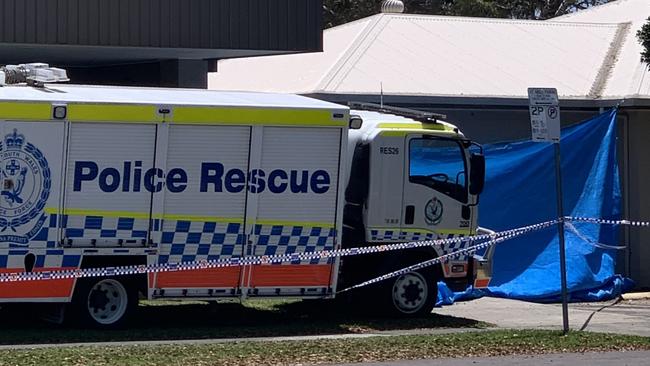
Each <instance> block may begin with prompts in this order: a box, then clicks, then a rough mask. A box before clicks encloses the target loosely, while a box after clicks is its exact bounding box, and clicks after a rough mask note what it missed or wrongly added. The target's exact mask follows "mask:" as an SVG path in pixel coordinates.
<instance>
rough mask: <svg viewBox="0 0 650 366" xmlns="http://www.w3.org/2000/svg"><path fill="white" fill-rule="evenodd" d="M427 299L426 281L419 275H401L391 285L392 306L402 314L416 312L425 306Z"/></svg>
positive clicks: (413, 273)
mask: <svg viewBox="0 0 650 366" xmlns="http://www.w3.org/2000/svg"><path fill="white" fill-rule="evenodd" d="M427 297H428V287H427V281H426V280H425V278H424V277H423V276H422V275H421V274H420V273H417V272H411V273H407V274H405V275H402V276H400V277H398V278H397V279H396V280H395V282H394V284H393V304H394V305H395V307H396V308H397V309H398V310H399V311H400V312H402V313H405V314H412V313H415V312H417V311H418V310H420V309H421V308H422V307H423V306H424V305H425V304H426V302H427Z"/></svg>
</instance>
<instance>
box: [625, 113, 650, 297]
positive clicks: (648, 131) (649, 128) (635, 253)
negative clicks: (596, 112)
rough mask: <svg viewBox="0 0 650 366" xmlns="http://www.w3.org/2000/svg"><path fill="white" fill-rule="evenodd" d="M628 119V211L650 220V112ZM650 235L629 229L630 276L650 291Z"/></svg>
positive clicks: (640, 218)
mask: <svg viewBox="0 0 650 366" xmlns="http://www.w3.org/2000/svg"><path fill="white" fill-rule="evenodd" d="M625 112H627V115H628V117H629V137H628V138H629V145H628V148H629V152H628V153H629V175H628V177H627V178H628V179H629V183H628V186H629V198H630V201H629V211H630V219H631V220H643V221H647V220H650V190H649V189H648V188H649V187H650V143H648V142H649V141H650V111H647V110H639V111H634V110H632V111H625ZM649 243H650V233H649V232H648V229H643V228H637V227H634V228H630V242H629V245H630V253H629V256H630V259H629V260H630V272H631V276H632V279H634V281H636V284H637V288H642V289H648V288H650V266H649V265H648V263H650V245H649Z"/></svg>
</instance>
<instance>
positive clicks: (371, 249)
mask: <svg viewBox="0 0 650 366" xmlns="http://www.w3.org/2000/svg"><path fill="white" fill-rule="evenodd" d="M557 223H558V220H552V221H546V222H543V223H539V224H534V225H529V226H524V227H520V228H517V229H512V230H507V231H502V232H498V233H490V234H482V235H476V236H472V237H471V238H470V239H463V238H452V239H437V240H426V241H419V242H408V243H392V244H384V245H379V246H365V247H358V248H348V249H334V250H331V251H330V250H325V251H319V252H313V253H293V254H285V255H277V254H276V255H273V256H250V257H242V258H233V257H231V258H222V259H219V260H213V261H208V260H205V261H194V262H181V263H164V264H160V263H156V264H151V265H135V266H122V267H108V268H87V269H76V270H55V271H42V272H30V273H26V272H22V273H5V274H0V282H17V281H35V280H48V279H64V278H85V277H100V276H116V275H132V274H143V273H159V272H176V271H190V270H198V269H209V268H224V267H240V266H248V265H258V264H274V263H290V262H294V261H297V260H300V261H304V260H311V259H323V258H337V257H345V256H353V255H363V254H370V253H382V252H387V251H396V250H402V249H413V248H420V247H431V246H434V247H435V246H439V245H444V244H446V243H449V242H453V241H463V240H469V241H470V242H472V243H480V244H472V245H470V246H469V247H467V248H465V249H462V250H459V251H456V252H453V253H449V254H446V255H445V256H442V257H439V258H437V259H434V260H432V261H428V263H429V262H430V263H429V264H427V265H431V264H434V263H440V262H441V261H444V260H446V259H449V258H452V259H453V258H455V257H458V256H460V255H467V254H471V253H473V252H475V251H476V250H478V249H481V248H484V247H486V246H489V245H493V244H496V243H499V242H501V241H504V240H507V239H510V238H513V237H516V236H520V235H524V234H527V233H530V232H534V231H538V230H542V229H545V228H549V227H551V226H553V225H555V224H557ZM485 240H489V241H488V242H482V241H485Z"/></svg>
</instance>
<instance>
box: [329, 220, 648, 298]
mask: <svg viewBox="0 0 650 366" xmlns="http://www.w3.org/2000/svg"><path fill="white" fill-rule="evenodd" d="M560 221H562V222H563V223H564V224H565V225H566V228H567V229H568V230H569V231H571V232H572V233H574V234H575V235H576V236H577V237H578V238H580V239H581V240H583V241H585V242H587V243H589V244H591V245H593V246H595V247H598V248H601V249H615V250H620V249H625V248H626V246H614V245H607V244H602V243H599V242H597V241H594V240H592V239H589V238H587V237H586V236H585V235H583V234H582V233H581V232H580V231H578V229H577V228H576V227H575V226H573V225H572V224H571V223H570V222H571V221H575V222H585V223H592V224H602V225H629V226H641V227H650V222H647V221H630V220H607V219H595V218H590V217H572V216H565V217H563V218H562V220H554V221H547V222H545V223H542V224H541V225H544V227H548V226H552V225H555V224H557V223H559V222H560ZM542 228H543V227H541V228H540V229H542ZM515 230H516V229H515ZM503 233H506V232H503ZM498 234H499V233H497V235H498ZM522 234H523V233H522ZM522 234H518V233H514V232H511V233H508V234H506V235H503V236H499V237H498V238H497V239H492V240H490V241H487V242H484V243H481V244H477V245H474V246H470V247H467V248H465V249H461V250H458V251H456V252H453V253H449V254H446V255H443V256H440V257H437V258H433V259H430V260H427V261H424V262H420V263H417V264H414V265H411V266H408V267H404V268H402V269H399V270H396V271H393V272H390V273H387V274H384V275H381V276H379V277H375V278H373V279H370V280H367V281H364V282H361V283H359V284H357V285H354V286H350V287H348V288H345V289H343V290H340V291H337V293H343V292H347V291H350V290H354V289H357V288H361V287H365V286H370V285H372V284H375V283H378V282H382V281H385V280H387V279H390V278H393V277H397V276H401V275H404V274H407V273H409V272H413V271H417V270H420V269H423V268H426V267H430V266H432V265H435V264H440V263H442V262H443V261H446V260H447V259H449V258H453V257H455V256H459V255H464V254H471V253H474V252H477V251H479V250H481V249H484V248H487V247H490V246H492V245H497V244H499V243H502V242H504V241H507V240H510V239H514V238H515V237H517V236H520V235H522Z"/></svg>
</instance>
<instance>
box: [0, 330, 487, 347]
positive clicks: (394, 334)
mask: <svg viewBox="0 0 650 366" xmlns="http://www.w3.org/2000/svg"><path fill="white" fill-rule="evenodd" d="M498 329H499V328H445V329H412V330H389V331H377V332H372V333H361V334H359V333H351V334H327V335H310V336H286V337H246V338H214V339H181V340H156V341H128V342H87V343H83V342H77V343H43V344H15V345H11V344H10V345H0V351H3V350H30V349H43V348H61V347H133V346H164V345H201V344H220V343H242V342H287V341H317V340H328V339H362V338H372V337H401V336H410V335H443V334H455V333H469V332H489V331H494V330H498Z"/></svg>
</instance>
